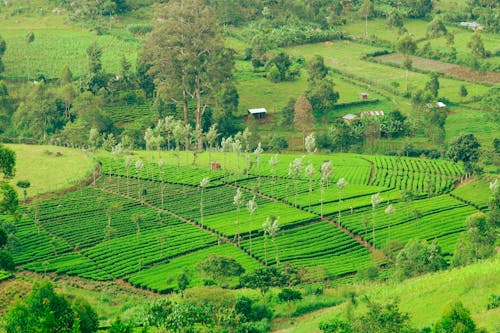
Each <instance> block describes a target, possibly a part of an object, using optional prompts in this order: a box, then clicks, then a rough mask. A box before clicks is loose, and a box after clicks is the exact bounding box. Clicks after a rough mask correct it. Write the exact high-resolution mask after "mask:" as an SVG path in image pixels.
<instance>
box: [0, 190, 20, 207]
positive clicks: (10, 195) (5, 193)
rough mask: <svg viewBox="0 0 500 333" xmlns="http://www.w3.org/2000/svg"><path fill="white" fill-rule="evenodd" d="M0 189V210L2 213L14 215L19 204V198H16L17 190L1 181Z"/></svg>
mask: <svg viewBox="0 0 500 333" xmlns="http://www.w3.org/2000/svg"><path fill="white" fill-rule="evenodd" d="M0 191H1V193H2V196H1V198H2V201H0V212H2V213H4V214H12V215H15V214H16V212H17V208H18V206H19V200H18V198H17V192H16V190H14V188H13V187H12V186H10V185H9V184H8V183H3V184H2V185H1V186H0Z"/></svg>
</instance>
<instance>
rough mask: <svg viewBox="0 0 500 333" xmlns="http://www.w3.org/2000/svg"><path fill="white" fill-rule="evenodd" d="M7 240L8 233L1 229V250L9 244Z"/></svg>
mask: <svg viewBox="0 0 500 333" xmlns="http://www.w3.org/2000/svg"><path fill="white" fill-rule="evenodd" d="M7 239H8V235H7V231H5V229H3V228H0V249H1V248H2V247H4V246H5V245H6V244H7Z"/></svg>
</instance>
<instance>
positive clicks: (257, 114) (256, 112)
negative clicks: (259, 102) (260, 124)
mask: <svg viewBox="0 0 500 333" xmlns="http://www.w3.org/2000/svg"><path fill="white" fill-rule="evenodd" d="M266 113H267V110H266V109H265V108H258V109H248V114H249V115H253V116H254V118H264V117H265V116H266Z"/></svg>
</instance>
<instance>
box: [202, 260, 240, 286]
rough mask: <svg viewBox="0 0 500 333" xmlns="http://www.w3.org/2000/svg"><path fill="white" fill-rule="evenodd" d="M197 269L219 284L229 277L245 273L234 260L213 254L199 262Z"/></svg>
mask: <svg viewBox="0 0 500 333" xmlns="http://www.w3.org/2000/svg"><path fill="white" fill-rule="evenodd" d="M197 268H198V270H199V271H200V272H202V273H203V274H204V275H205V276H207V277H209V278H211V279H212V280H214V281H217V282H218V283H220V284H223V283H224V282H225V280H226V279H227V278H229V277H231V276H240V275H241V274H243V273H244V272H245V269H244V268H243V267H242V266H241V264H240V263H238V262H237V261H236V260H235V259H234V258H231V257H226V256H220V255H215V254H212V255H209V256H208V257H207V258H206V259H205V260H203V261H200V262H199V263H198V266H197Z"/></svg>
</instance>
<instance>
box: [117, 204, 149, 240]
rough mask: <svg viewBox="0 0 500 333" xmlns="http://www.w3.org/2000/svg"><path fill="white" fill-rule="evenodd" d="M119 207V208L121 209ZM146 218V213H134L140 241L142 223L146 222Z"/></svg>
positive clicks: (133, 219) (137, 235)
mask: <svg viewBox="0 0 500 333" xmlns="http://www.w3.org/2000/svg"><path fill="white" fill-rule="evenodd" d="M119 208H120V207H118V208H117V209H119ZM145 218H146V215H145V214H138V213H134V214H132V222H134V224H135V228H136V240H137V241H138V242H139V237H140V235H141V223H142V222H144V219H145Z"/></svg>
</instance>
